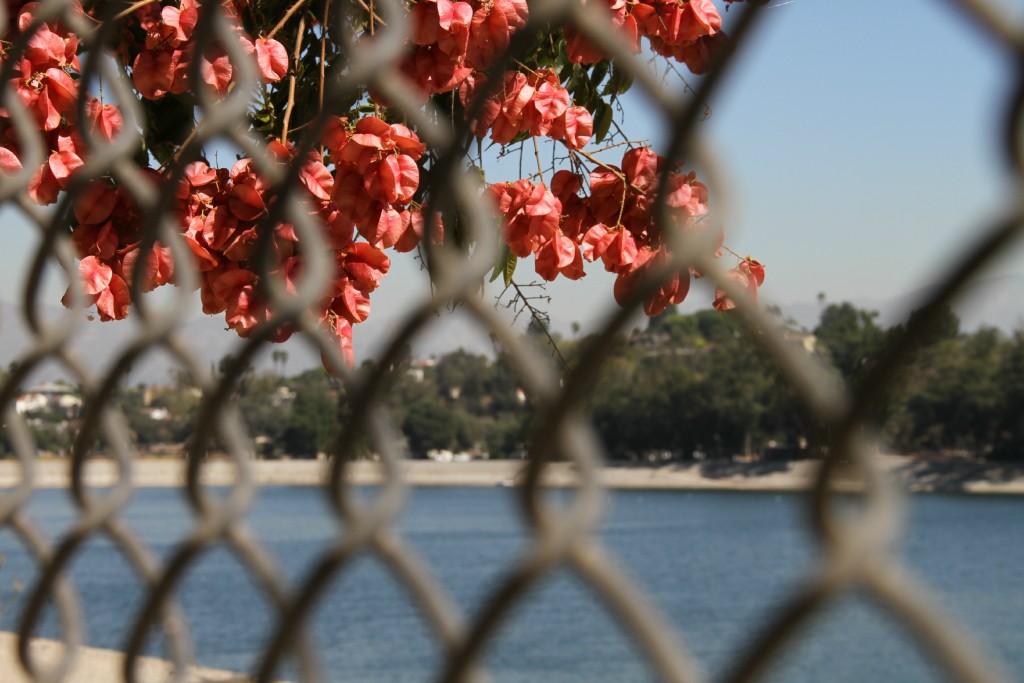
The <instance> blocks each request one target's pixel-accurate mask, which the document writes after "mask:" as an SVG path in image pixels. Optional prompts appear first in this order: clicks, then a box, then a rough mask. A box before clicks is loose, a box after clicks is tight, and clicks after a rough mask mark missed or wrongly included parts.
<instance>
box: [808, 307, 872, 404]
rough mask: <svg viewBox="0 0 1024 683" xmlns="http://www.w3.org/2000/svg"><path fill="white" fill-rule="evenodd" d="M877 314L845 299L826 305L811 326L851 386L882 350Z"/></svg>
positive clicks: (820, 344) (825, 351)
mask: <svg viewBox="0 0 1024 683" xmlns="http://www.w3.org/2000/svg"><path fill="white" fill-rule="evenodd" d="M877 317H878V313H877V312H876V311H864V310H861V309H858V308H856V307H855V306H854V305H853V304H851V303H849V302H844V303H841V304H829V305H828V307H827V308H825V310H824V311H822V313H821V319H820V321H819V323H818V326H817V327H816V328H815V329H814V335H815V336H816V337H817V338H818V343H819V346H820V348H821V349H822V350H823V351H824V353H825V356H826V357H827V358H828V360H829V361H830V362H831V363H832V365H833V366H834V367H835V368H836V370H838V371H839V374H840V376H841V377H842V378H843V380H844V381H845V382H846V383H847V384H848V385H849V386H851V387H855V386H856V385H857V384H858V383H859V382H860V381H861V380H862V379H863V377H864V374H865V371H866V369H867V368H868V366H869V365H870V363H871V362H872V361H873V360H874V359H875V358H876V357H877V356H878V353H879V351H880V350H881V349H882V345H883V342H884V335H883V332H882V330H881V328H879V327H878V324H877V323H876V322H875V319H876V318H877Z"/></svg>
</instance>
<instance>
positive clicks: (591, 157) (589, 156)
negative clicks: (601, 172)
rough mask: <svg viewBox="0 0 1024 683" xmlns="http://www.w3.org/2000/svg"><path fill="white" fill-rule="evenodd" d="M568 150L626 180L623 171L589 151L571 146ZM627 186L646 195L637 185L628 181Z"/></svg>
mask: <svg viewBox="0 0 1024 683" xmlns="http://www.w3.org/2000/svg"><path fill="white" fill-rule="evenodd" d="M569 151H571V152H573V153H575V154H579V155H580V156H582V157H584V158H585V159H589V160H590V161H592V162H593V163H595V164H597V165H598V166H600V167H601V168H603V169H605V170H607V171H611V172H612V173H614V174H615V176H616V177H617V178H619V180H622V181H623V182H625V181H626V174H625V173H623V172H622V171H620V170H619V169H617V168H615V167H614V166H609V165H608V164H606V163H604V162H603V161H601V160H600V159H598V158H597V157H595V156H594V155H593V154H591V153H590V152H584V151H583V150H582V149H572V148H571V147H570V148H569ZM629 187H631V188H632V189H634V190H636V191H637V192H639V193H640V194H642V195H645V196H646V195H647V191H646V190H643V189H641V188H639V187H637V186H636V185H634V184H633V183H629Z"/></svg>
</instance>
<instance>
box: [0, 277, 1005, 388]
mask: <svg viewBox="0 0 1024 683" xmlns="http://www.w3.org/2000/svg"><path fill="white" fill-rule="evenodd" d="M926 291H927V290H920V291H918V292H913V293H910V294H905V295H903V296H899V297H894V298H892V299H889V300H885V301H877V300H872V299H854V300H852V301H851V303H853V304H854V305H855V306H857V307H858V308H862V309H866V310H872V311H878V313H879V317H878V321H879V324H881V325H882V326H885V327H888V326H891V325H893V324H895V323H898V322H900V321H902V320H904V319H906V317H907V316H908V315H909V314H910V312H911V311H913V310H914V308H916V307H917V306H918V305H919V304H920V303H921V301H923V296H924V294H925V293H926ZM841 301H842V300H841V299H837V300H835V301H833V300H831V299H830V300H827V301H826V302H825V303H824V304H820V303H818V302H805V303H795V304H787V305H782V306H780V309H781V311H782V313H783V316H785V317H787V318H790V319H792V320H793V321H794V322H795V323H796V324H797V325H798V326H800V327H803V328H805V329H807V330H813V329H814V328H815V327H816V326H817V323H818V318H819V317H820V314H821V310H822V308H823V305H824V306H827V305H828V304H830V303H839V302H841ZM953 309H954V311H955V312H956V314H957V315H958V316H960V320H961V329H962V330H963V331H965V332H971V331H974V330H977V329H978V328H979V327H982V326H992V327H996V328H998V329H1000V330H1002V331H1004V332H1006V333H1012V332H1013V331H1015V330H1017V329H1024V275H1007V276H997V277H992V278H988V279H984V280H980V281H978V282H976V283H974V284H973V285H971V286H970V287H968V289H967V290H966V292H965V294H964V295H963V296H962V297H961V298H960V299H959V300H958V301H956V302H955V303H954V306H953ZM69 313H70V312H69V311H67V310H66V309H64V308H62V307H60V306H54V307H49V308H47V309H44V310H43V312H42V314H43V317H44V319H47V320H56V319H59V317H60V316H63V315H68V314H69ZM397 322H398V321H397V320H396V318H395V317H394V316H392V317H388V316H386V315H379V314H377V315H375V316H371V317H370V318H369V320H367V322H366V323H364V324H362V325H359V326H357V327H356V330H355V335H354V345H355V351H356V358H357V359H366V358H372V357H374V355H375V353H377V352H379V350H380V344H382V343H384V342H385V341H386V340H387V339H388V338H389V337H390V335H391V334H392V332H393V329H394V327H395V325H396V324H397ZM552 328H553V330H554V331H555V332H559V333H561V334H562V335H563V336H566V337H569V336H570V335H571V332H570V330H571V328H572V321H571V320H560V319H557V318H556V319H554V320H553V321H552ZM180 329H181V333H182V338H183V339H184V340H186V342H187V343H188V344H189V347H190V349H191V350H192V353H194V354H195V356H196V357H197V358H198V359H199V361H200V362H201V363H203V364H204V365H206V366H210V365H213V366H216V364H217V362H218V361H219V360H220V359H221V358H223V357H224V356H225V355H226V354H228V353H232V352H234V351H237V349H238V347H239V344H240V343H241V340H240V339H239V338H238V337H237V335H235V333H234V332H231V331H230V330H226V329H225V324H224V320H223V317H222V316H198V317H195V318H191V319H188V320H186V321H185V323H184V324H183V325H182V327H181V328H180ZM138 330H139V328H138V327H137V325H136V323H135V322H134V320H133V319H132V318H129V319H128V320H125V321H119V322H114V323H101V322H99V321H98V320H84V321H83V323H82V326H81V327H80V328H79V329H78V330H77V332H76V334H75V337H74V348H75V349H76V350H77V352H78V355H79V357H80V358H81V359H82V360H84V361H86V362H87V364H88V367H89V368H90V370H92V371H95V372H97V373H99V372H102V371H105V370H106V369H107V368H109V367H110V365H111V363H112V362H113V361H114V359H115V358H116V357H117V355H118V354H119V353H120V352H121V351H122V350H123V349H124V348H125V347H126V346H127V345H128V344H129V343H130V342H131V340H132V339H133V338H134V337H135V335H136V334H138ZM584 332H585V330H584ZM31 343H32V336H31V335H30V334H29V333H28V331H27V330H26V329H25V327H24V324H23V322H22V320H21V316H20V314H19V313H18V311H17V308H16V307H15V305H14V304H11V303H9V302H6V301H0V366H2V367H5V368H6V367H7V366H8V365H9V364H10V363H11V361H13V360H15V359H16V358H19V357H21V356H23V355H24V353H25V350H26V349H27V348H29V345H30V344H31ZM458 348H463V349H466V350H467V351H470V352H473V353H480V354H486V355H493V353H494V349H493V345H492V344H491V342H490V340H489V338H488V336H487V335H486V334H485V333H483V332H481V331H480V329H479V328H478V327H477V326H476V325H474V324H473V323H472V322H471V321H470V320H469V319H468V317H467V316H465V315H463V314H461V313H459V312H455V313H446V314H443V315H441V316H438V320H437V321H436V322H435V324H433V325H431V326H430V327H429V328H428V329H427V330H426V331H425V332H424V333H423V334H422V335H421V336H419V337H418V338H417V339H416V340H415V341H414V343H413V346H412V355H413V356H414V357H418V358H426V357H429V356H431V355H441V354H444V353H447V352H449V351H454V350H456V349H458ZM274 350H283V351H286V352H287V353H288V361H287V363H286V365H285V367H284V371H285V372H286V373H287V374H295V373H298V372H302V371H304V370H308V369H310V368H315V367H319V366H320V354H319V352H317V351H316V350H314V349H313V348H311V346H310V345H309V344H308V343H305V342H304V341H303V340H301V339H298V338H296V339H292V340H289V341H288V342H286V343H285V344H280V345H267V348H266V349H265V351H264V352H263V353H262V354H261V355H260V356H259V357H258V358H257V361H256V364H255V365H256V367H257V368H258V369H270V368H272V367H273V362H272V360H271V352H272V351H274ZM175 365H176V364H175V362H174V361H173V360H172V359H171V358H170V356H169V355H168V354H167V353H166V352H165V351H164V352H155V353H148V354H147V355H146V356H144V357H143V358H142V359H141V360H140V361H139V362H138V363H137V364H136V366H135V367H134V368H133V369H132V370H131V372H130V373H129V375H128V377H127V378H126V382H127V383H130V384H137V383H146V384H160V383H164V382H167V381H168V379H169V377H170V374H169V373H170V370H171V369H172V368H173V367H175ZM53 379H68V375H67V373H66V372H64V371H62V370H61V369H60V368H58V367H56V365H55V364H53V363H52V362H51V363H48V364H47V365H45V366H43V367H42V368H41V370H40V371H39V372H38V373H36V374H35V375H34V376H33V377H32V378H31V380H30V383H34V382H41V381H46V380H53Z"/></svg>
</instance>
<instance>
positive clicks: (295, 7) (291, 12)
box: [265, 0, 306, 59]
mask: <svg viewBox="0 0 1024 683" xmlns="http://www.w3.org/2000/svg"><path fill="white" fill-rule="evenodd" d="M305 4H306V0H296V1H295V4H294V5H292V6H291V7H289V8H288V11H287V12H285V13H284V16H283V17H281V21H279V22H277V25H276V26H275V27H274V28H272V29H270V33H268V34H267V35H266V36H265V37H266V39H267V40H270V39H271V38H273V37H274V36H275V35H276V34H277V32H278V31H280V30H281V29H282V28H283V27H284V25H285V24H287V23H288V20H289V19H291V18H292V16H293V15H294V14H295V13H296V12H298V11H299V9H300V8H301V7H302V6H303V5H305ZM299 33H302V29H301V28H300V29H299ZM296 59H297V57H296Z"/></svg>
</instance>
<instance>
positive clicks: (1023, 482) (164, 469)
mask: <svg viewBox="0 0 1024 683" xmlns="http://www.w3.org/2000/svg"><path fill="white" fill-rule="evenodd" d="M880 462H881V464H882V466H883V467H884V468H885V469H886V470H887V471H888V472H889V473H890V474H891V476H893V477H894V479H895V480H896V481H897V482H899V484H900V485H901V486H903V487H904V488H906V489H908V490H911V491H915V492H930V491H939V492H963V493H1004V494H1024V468H1021V467H1014V466H1010V465H1005V464H993V463H976V462H971V461H968V460H963V459H951V458H950V459H919V458H908V457H902V456H881V457H880ZM252 464H253V474H254V477H255V480H256V482H257V483H258V484H259V485H262V486H316V485H319V484H321V483H323V482H324V480H325V477H326V471H327V470H326V465H327V463H325V462H323V461H315V460H259V461H254V462H253V463H252ZM818 466H819V463H818V462H816V461H799V462H793V463H783V462H778V463H776V462H759V463H734V462H730V461H724V462H719V461H711V462H705V463H692V464H670V465H663V466H656V467H644V466H609V467H604V468H601V470H600V473H599V479H600V481H601V482H602V483H603V484H604V485H605V486H607V487H609V488H621V489H678V490H732V491H796V490H802V489H806V488H807V487H808V486H809V485H810V484H811V483H812V482H813V480H814V476H815V473H816V472H817V469H818ZM522 468H523V463H522V461H514V460H493V461H481V462H465V463H455V462H452V463H440V462H432V461H427V460H409V461H403V463H402V472H403V475H404V477H405V479H406V481H407V482H408V483H409V484H410V485H412V486H479V487H486V486H501V485H510V484H514V483H515V482H516V481H517V480H518V477H519V475H520V473H521V471H522ZM21 478H22V473H21V469H20V467H19V465H18V463H17V462H16V461H13V460H3V461H0V487H4V488H9V487H12V486H15V485H17V484H18V482H19V481H21ZM381 478H382V477H381V471H380V466H379V465H378V464H376V463H371V462H358V463H354V464H353V465H352V467H351V480H352V482H353V483H355V484H360V485H374V484H378V483H380V481H381ZM116 479H117V471H116V468H115V467H114V464H113V463H112V462H111V461H108V460H96V461H92V462H90V463H89V464H88V466H87V468H86V482H87V484H88V485H90V486H109V485H111V484H112V483H113V482H114V481H116ZM131 479H132V481H133V483H134V485H135V486H137V487H173V486H180V485H181V484H182V483H183V482H184V479H185V463H184V462H183V461H181V460H175V459H155V458H153V459H146V458H140V459H137V460H134V461H133V462H132V472H131ZM235 479H236V472H235V468H234V466H233V465H231V463H229V462H226V461H212V462H209V463H207V464H206V465H205V466H204V468H203V481H204V482H205V483H206V484H208V485H211V486H221V485H229V484H231V483H232V482H233V481H234V480H235ZM68 480H69V476H68V462H67V461H65V460H59V459H54V460H39V461H38V462H37V463H36V466H35V473H34V486H35V487H36V488H61V487H66V486H67V485H68ZM841 481H842V480H841ZM545 482H546V483H547V484H549V485H552V486H573V485H576V484H577V483H578V476H577V474H576V472H575V470H574V468H573V467H572V466H571V465H570V464H568V463H552V464H551V465H549V466H548V467H547V469H546V473H545ZM848 483H849V485H851V486H855V481H853V480H849V482H848Z"/></svg>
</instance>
